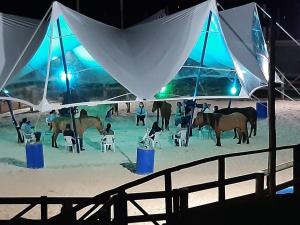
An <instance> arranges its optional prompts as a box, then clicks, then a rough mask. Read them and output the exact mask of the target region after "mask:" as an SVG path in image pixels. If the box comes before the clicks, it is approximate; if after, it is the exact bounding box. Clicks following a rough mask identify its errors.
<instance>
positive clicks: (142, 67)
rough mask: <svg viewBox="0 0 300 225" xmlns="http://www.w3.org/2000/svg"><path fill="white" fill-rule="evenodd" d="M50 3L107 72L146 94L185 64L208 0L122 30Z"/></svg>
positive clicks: (159, 86) (208, 8)
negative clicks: (145, 86) (173, 13)
mask: <svg viewBox="0 0 300 225" xmlns="http://www.w3.org/2000/svg"><path fill="white" fill-rule="evenodd" d="M53 8H54V10H55V11H56V14H57V15H60V14H61V15H63V16H64V17H65V18H66V21H67V22H68V24H69V25H70V27H71V29H72V30H73V32H74V34H75V35H76V36H77V37H78V39H79V41H80V42H81V43H82V44H83V45H84V46H85V48H86V49H87V51H88V52H89V53H90V54H91V55H92V57H93V58H94V59H95V60H96V61H97V62H98V63H99V64H101V65H103V67H104V68H105V69H106V71H107V72H108V73H109V74H111V75H112V76H113V77H114V78H115V79H116V80H117V81H118V82H119V83H122V84H123V85H124V86H125V87H126V88H127V89H128V90H129V91H130V92H131V93H133V94H136V95H137V96H138V97H139V98H141V99H148V98H150V97H153V95H154V94H155V93H156V92H157V91H159V90H160V88H161V87H162V86H163V85H165V84H166V83H168V82H169V81H170V80H171V79H172V77H174V74H176V73H177V72H178V71H179V70H180V68H181V67H182V65H183V64H184V62H185V60H186V58H187V56H188V54H189V53H190V51H191V49H192V47H193V46H194V43H195V42H196V38H197V37H198V34H199V33H200V32H201V29H202V25H203V23H204V20H205V19H206V17H207V15H208V13H209V11H210V9H211V1H209V2H205V3H202V4H200V5H198V6H196V7H193V8H190V9H188V10H184V11H183V12H179V13H177V14H175V15H171V16H167V17H164V18H161V19H158V20H155V21H151V22H148V23H145V24H142V25H138V26H135V27H131V28H129V29H127V30H125V31H124V30H119V29H117V28H113V27H110V26H108V25H105V24H102V23H99V22H97V21H95V20H92V19H90V18H88V17H85V16H83V15H81V14H79V13H77V12H75V11H73V10H70V9H68V8H66V7H64V6H62V5H60V4H58V3H56V4H55V5H54V7H53ZM59 12H60V14H59ZM195 27H196V29H194V28H195ZM170 40H172V41H170ZM153 81H155V82H153ZM145 84H147V88H144V85H145Z"/></svg>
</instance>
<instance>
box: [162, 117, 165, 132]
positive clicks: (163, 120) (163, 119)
mask: <svg viewBox="0 0 300 225" xmlns="http://www.w3.org/2000/svg"><path fill="white" fill-rule="evenodd" d="M164 123H165V118H164V117H162V116H161V129H162V130H164Z"/></svg>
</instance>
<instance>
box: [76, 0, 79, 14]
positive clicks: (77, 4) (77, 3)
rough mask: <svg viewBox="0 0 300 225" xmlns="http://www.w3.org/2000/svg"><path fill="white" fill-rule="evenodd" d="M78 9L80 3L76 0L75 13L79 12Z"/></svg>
mask: <svg viewBox="0 0 300 225" xmlns="http://www.w3.org/2000/svg"><path fill="white" fill-rule="evenodd" d="M79 8H80V2H79V0H76V11H77V12H79Z"/></svg>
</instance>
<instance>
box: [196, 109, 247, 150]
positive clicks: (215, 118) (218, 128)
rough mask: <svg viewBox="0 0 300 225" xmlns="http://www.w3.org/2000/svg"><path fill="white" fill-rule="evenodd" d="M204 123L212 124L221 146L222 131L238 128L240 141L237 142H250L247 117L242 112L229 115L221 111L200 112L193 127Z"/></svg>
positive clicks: (218, 143)
mask: <svg viewBox="0 0 300 225" xmlns="http://www.w3.org/2000/svg"><path fill="white" fill-rule="evenodd" d="M204 125H209V126H211V127H212V128H213V129H214V130H215V133H216V139H217V144H216V145H217V146H221V141H220V138H221V132H222V131H227V130H232V129H234V128H236V129H237V132H238V136H239V141H238V143H237V144H241V139H242V138H243V143H244V142H245V141H246V140H247V144H249V137H248V129H247V117H246V116H244V115H243V114H241V113H238V112H235V113H232V114H229V115H223V114H220V113H202V112H199V113H198V114H197V117H196V118H195V119H194V121H193V128H195V127H202V126H204Z"/></svg>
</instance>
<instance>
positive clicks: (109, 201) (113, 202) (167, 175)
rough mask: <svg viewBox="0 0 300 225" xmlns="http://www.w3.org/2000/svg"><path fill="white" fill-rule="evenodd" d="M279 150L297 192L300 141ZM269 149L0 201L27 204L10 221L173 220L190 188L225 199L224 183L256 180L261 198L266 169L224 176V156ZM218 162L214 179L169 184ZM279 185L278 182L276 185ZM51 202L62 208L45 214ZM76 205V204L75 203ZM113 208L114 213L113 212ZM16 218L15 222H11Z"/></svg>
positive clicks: (185, 202)
mask: <svg viewBox="0 0 300 225" xmlns="http://www.w3.org/2000/svg"><path fill="white" fill-rule="evenodd" d="M281 150H293V153H294V154H293V155H294V163H292V162H287V163H284V164H280V165H278V166H277V170H276V172H279V171H282V170H285V169H288V168H292V167H293V169H294V171H293V172H294V175H293V179H292V180H290V181H288V182H287V183H286V184H283V185H281V187H282V188H283V187H284V185H285V186H286V185H291V184H293V185H294V190H295V193H299V189H300V165H299V164H300V163H299V162H300V145H290V146H282V147H278V148H276V151H281ZM268 151H269V149H262V150H255V151H250V152H241V153H231V154H227V155H219V156H213V157H210V158H204V159H200V160H197V161H194V162H190V163H186V164H182V165H178V166H175V167H172V168H168V169H165V170H162V171H159V172H156V173H154V174H151V175H149V176H146V177H143V178H141V179H138V180H135V181H132V182H130V183H127V184H124V185H121V186H119V187H117V188H114V189H112V190H109V191H106V192H103V193H102V194H100V195H97V196H95V197H83V198H73V197H46V196H42V197H40V198H38V197H37V198H20V197H19V198H15V197H13V198H0V205H1V204H29V206H28V207H27V208H25V209H24V210H22V211H21V212H20V213H18V214H17V215H15V216H14V217H13V218H12V219H11V220H10V221H9V222H10V224H27V223H28V221H30V224H32V223H34V222H36V223H39V224H40V223H42V224H63V223H68V224H118V225H125V224H128V223H136V222H152V223H153V224H156V225H158V224H159V223H158V221H166V224H172V219H173V217H172V215H173V214H174V213H177V212H180V211H182V210H187V209H188V208H189V194H190V193H193V192H198V191H203V190H208V189H211V188H217V189H218V202H224V201H225V199H226V194H225V187H226V186H227V185H232V184H237V183H240V182H245V181H250V180H254V181H255V193H253V197H255V198H261V197H264V196H265V195H266V194H267V192H265V186H264V183H265V182H264V181H265V177H268V170H262V171H257V172H254V173H249V174H243V175H238V176H235V177H230V178H225V169H226V164H225V162H226V159H229V158H234V157H239V156H249V155H255V154H261V153H267V152H268ZM214 161H216V162H217V163H218V178H217V180H215V181H211V182H207V183H201V184H196V185H190V186H184V187H181V188H177V189H173V188H172V174H173V173H174V172H178V171H180V170H184V169H189V168H191V167H194V166H198V165H201V164H205V163H209V162H214ZM158 177H163V178H164V190H163V191H154V192H143V193H126V190H128V189H130V188H133V187H135V186H137V185H141V184H144V183H146V182H148V181H151V180H153V179H155V178H158ZM279 187H280V186H279ZM148 199H164V202H165V212H164V213H159V214H149V213H148V212H147V211H146V210H145V209H144V208H143V207H141V206H140V204H138V203H137V200H148ZM129 202H130V203H131V204H132V205H133V206H135V208H136V209H138V210H139V211H140V212H141V214H142V215H133V216H132V215H128V206H127V204H128V203H129ZM52 204H59V205H62V206H63V207H62V209H61V212H60V213H59V214H58V215H56V216H53V217H51V218H48V206H49V205H52ZM37 205H40V206H41V207H40V208H41V212H40V220H35V221H33V220H26V219H22V218H21V217H22V216H23V215H24V214H25V213H27V212H28V211H30V210H31V209H33V208H34V207H35V206H37ZM74 205H75V206H74ZM88 207H89V209H88V210H87V211H86V212H85V213H83V214H82V215H79V213H78V212H80V211H81V210H83V209H85V208H88ZM112 212H113V213H112ZM6 222H8V220H0V224H3V223H6ZM14 222H15V223H14Z"/></svg>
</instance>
